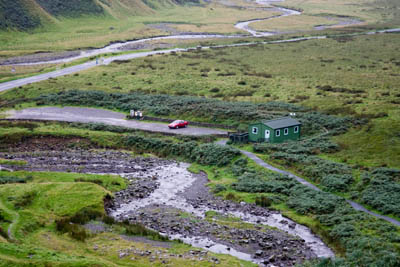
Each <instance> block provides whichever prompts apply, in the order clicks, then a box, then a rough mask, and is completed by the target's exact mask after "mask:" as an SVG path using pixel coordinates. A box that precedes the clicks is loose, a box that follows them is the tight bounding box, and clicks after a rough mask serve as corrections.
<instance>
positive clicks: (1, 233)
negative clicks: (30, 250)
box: [0, 226, 8, 239]
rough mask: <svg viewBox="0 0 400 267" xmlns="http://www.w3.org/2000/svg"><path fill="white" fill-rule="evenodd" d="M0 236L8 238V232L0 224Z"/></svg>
mask: <svg viewBox="0 0 400 267" xmlns="http://www.w3.org/2000/svg"><path fill="white" fill-rule="evenodd" d="M0 236H2V237H4V238H5V239H8V234H7V232H6V231H4V230H3V228H1V226H0Z"/></svg>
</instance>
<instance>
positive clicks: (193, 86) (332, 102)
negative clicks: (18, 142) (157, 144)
mask: <svg viewBox="0 0 400 267" xmlns="http://www.w3.org/2000/svg"><path fill="white" fill-rule="evenodd" d="M399 45H400V35H398V34H387V35H374V36H359V37H350V38H349V37H346V38H338V39H336V40H335V39H327V40H314V41H306V42H301V43H291V44H279V45H258V46H254V47H240V48H226V49H218V50H209V51H201V52H191V53H183V54H180V55H165V56H153V57H149V58H143V59H136V60H132V61H130V62H129V63H125V64H110V65H109V66H102V67H98V68H95V69H91V70H88V71H85V72H82V73H79V75H77V76H71V75H70V76H65V77H60V78H57V79H52V80H50V81H43V82H40V83H37V84H31V85H28V86H24V87H23V88H22V89H19V88H16V89H13V90H10V91H8V92H5V93H3V94H0V99H2V100H5V101H8V100H11V99H28V100H25V102H27V103H29V99H30V98H32V97H37V96H38V95H41V94H46V93H50V92H57V91H61V90H68V89H74V88H79V89H80V90H102V91H107V92H121V93H125V92H131V91H138V92H144V93H165V94H188V95H196V96H206V97H213V98H220V99H225V100H232V101H236V100H245V101H252V102H266V101H271V100H277V101H283V102H294V103H299V104H301V105H304V106H308V107H311V108H315V109H318V110H322V111H325V112H330V113H341V114H344V115H354V114H359V115H365V114H366V115H372V116H375V115H378V114H379V113H382V112H383V113H387V115H388V116H387V117H383V118H378V119H372V120H371V122H370V124H369V125H368V126H367V127H364V128H361V129H354V130H351V131H350V132H349V133H347V134H345V135H342V136H338V137H336V138H335V141H336V142H338V143H339V144H341V147H342V150H341V152H339V153H338V154H337V157H338V158H340V159H341V160H344V159H346V158H347V159H348V160H350V161H351V162H354V163H358V164H362V165H367V166H380V165H384V164H386V165H388V166H391V167H396V166H400V161H399V157H397V156H396V155H397V154H399V151H400V139H399V138H398V136H397V132H398V131H399V130H400V128H399V127H398V126H399V125H400V124H399V123H398V122H399V120H400V112H399V111H398V105H399V103H400V91H399V88H398V86H397V85H398V84H399V83H400V77H399V76H397V74H396V73H397V72H398V71H399V68H400V64H399V63H398V61H397V60H396V58H395V57H394V55H396V53H398V51H399V48H398V47H399ZM381 48H384V49H381ZM297 62H302V64H297ZM149 65H151V66H152V69H150V68H148V67H147V66H149ZM167 66H169V67H168V68H167ZM228 71H229V72H232V73H234V74H233V75H232V76H220V73H227V72H228ZM204 73H206V74H207V76H208V77H203V76H202V74H204ZM263 74H269V75H271V78H264V77H262V75H263ZM254 75H258V76H254ZM89 82H90V83H91V85H88V83H89ZM243 82H244V83H243ZM324 85H330V86H332V87H333V88H346V89H348V90H353V91H358V92H359V93H349V92H346V91H345V92H333V91H324V90H321V89H318V88H317V86H324ZM113 88H121V89H113ZM214 88H217V90H214ZM241 91H245V92H251V93H250V94H249V96H236V95H238V93H239V92H241ZM188 119H193V120H196V118H188ZM355 137H356V138H355ZM388 148H390V149H388Z"/></svg>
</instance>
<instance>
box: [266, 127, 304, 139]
mask: <svg viewBox="0 0 400 267" xmlns="http://www.w3.org/2000/svg"><path fill="white" fill-rule="evenodd" d="M295 127H296V126H291V127H285V128H287V129H288V134H287V135H285V128H281V129H275V130H274V131H273V137H272V139H271V143H283V142H286V141H288V140H299V139H300V132H301V126H300V125H299V126H298V127H299V131H298V132H297V133H295V132H294V129H295ZM277 130H279V131H280V136H276V132H277Z"/></svg>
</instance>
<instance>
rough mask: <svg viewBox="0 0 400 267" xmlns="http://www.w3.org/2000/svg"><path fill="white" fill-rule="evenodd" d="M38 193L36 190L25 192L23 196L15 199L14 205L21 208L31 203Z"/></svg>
mask: <svg viewBox="0 0 400 267" xmlns="http://www.w3.org/2000/svg"><path fill="white" fill-rule="evenodd" d="M36 195H37V192H36V191H29V192H25V193H24V194H23V195H22V196H20V197H18V198H17V199H16V200H15V202H14V207H15V208H17V209H21V208H25V207H27V206H29V205H31V204H32V202H33V200H34V199H35V197H36Z"/></svg>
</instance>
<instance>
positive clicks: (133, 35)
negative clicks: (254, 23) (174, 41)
mask: <svg viewBox="0 0 400 267" xmlns="http://www.w3.org/2000/svg"><path fill="white" fill-rule="evenodd" d="M271 14H272V13H271V12H270V11H254V10H246V9H237V8H229V7H225V6H222V5H219V4H207V5H205V6H175V7H173V8H172V7H170V8H165V9H159V10H157V11H154V12H153V13H151V14H144V15H143V14H142V15H136V16H129V17H124V18H123V19H116V18H114V17H112V16H109V15H102V16H86V17H80V18H73V19H71V18H64V19H62V20H60V21H59V22H57V23H55V24H48V25H47V26H44V27H43V28H38V29H35V30H33V32H18V31H1V32H0V51H1V52H0V57H1V56H3V57H10V56H12V55H21V54H32V53H34V52H37V51H65V50H68V49H77V48H85V47H102V46H105V45H107V44H108V43H109V42H111V41H116V40H132V39H137V38H143V37H150V36H157V35H168V33H166V32H163V31H160V30H158V29H155V28H152V27H149V26H148V25H150V24H159V23H171V24H173V25H179V27H183V28H182V30H184V31H194V32H218V33H238V30H237V29H236V28H234V24H235V23H236V22H237V21H239V20H248V19H253V18H259V17H269V16H271ZM183 25H185V26H183ZM241 33H242V32H241Z"/></svg>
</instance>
